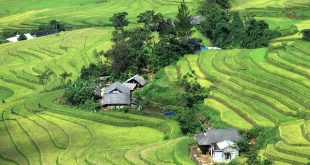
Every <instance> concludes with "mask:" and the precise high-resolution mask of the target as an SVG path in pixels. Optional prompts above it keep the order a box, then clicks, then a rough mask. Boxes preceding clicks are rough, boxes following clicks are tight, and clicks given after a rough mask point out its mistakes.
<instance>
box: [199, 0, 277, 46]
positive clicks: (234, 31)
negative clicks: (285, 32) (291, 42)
mask: <svg viewBox="0 0 310 165" xmlns="http://www.w3.org/2000/svg"><path fill="white" fill-rule="evenodd" d="M230 9H231V4H230V0H203V1H201V2H200V5H199V8H198V13H199V14H201V15H203V16H204V17H205V18H206V19H205V21H204V22H203V23H202V24H201V26H200V27H199V29H200V31H201V32H202V33H203V34H204V35H205V36H206V37H208V38H209V39H211V41H212V43H213V44H214V45H215V46H218V47H222V48H259V47H265V46H268V44H269V40H270V39H272V38H275V37H279V36H281V33H279V32H277V31H273V30H270V29H269V26H268V24H267V23H266V22H264V21H262V20H261V21H257V20H255V19H254V18H253V17H251V16H249V15H247V16H245V17H244V18H241V16H240V14H239V13H238V12H232V11H230Z"/></svg>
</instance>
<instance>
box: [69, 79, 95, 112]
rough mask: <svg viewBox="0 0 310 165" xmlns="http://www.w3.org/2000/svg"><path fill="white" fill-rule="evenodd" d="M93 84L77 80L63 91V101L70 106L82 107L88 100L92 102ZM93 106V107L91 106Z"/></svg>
mask: <svg viewBox="0 0 310 165" xmlns="http://www.w3.org/2000/svg"><path fill="white" fill-rule="evenodd" d="M94 86H95V85H94V82H92V81H85V80H80V79H79V80H77V81H76V82H75V83H73V84H70V85H68V86H67V87H66V89H65V91H64V95H63V96H64V99H65V101H67V103H69V104H70V105H83V104H85V103H86V102H87V103H89V101H88V100H94V92H93V90H94ZM92 106H93V105H92Z"/></svg>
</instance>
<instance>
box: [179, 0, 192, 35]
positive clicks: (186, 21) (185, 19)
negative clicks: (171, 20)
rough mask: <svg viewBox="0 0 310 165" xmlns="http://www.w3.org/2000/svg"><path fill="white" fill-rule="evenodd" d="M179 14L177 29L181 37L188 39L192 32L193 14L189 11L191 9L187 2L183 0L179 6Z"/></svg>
mask: <svg viewBox="0 0 310 165" xmlns="http://www.w3.org/2000/svg"><path fill="white" fill-rule="evenodd" d="M178 11H179V12H178V15H177V22H176V29H177V35H178V37H180V38H183V39H187V38H189V37H190V36H191V34H192V32H193V31H192V27H193V26H192V25H191V24H190V20H191V15H190V12H189V9H188V7H187V5H186V3H185V2H184V0H183V2H181V5H180V6H179V10H178Z"/></svg>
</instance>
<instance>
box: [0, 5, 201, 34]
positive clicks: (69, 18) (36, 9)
mask: <svg viewBox="0 0 310 165" xmlns="http://www.w3.org/2000/svg"><path fill="white" fill-rule="evenodd" d="M186 2H188V3H189V5H190V8H193V7H194V6H195V5H196V3H195V1H193V0H187V1H186ZM178 5H179V2H177V1H173V0H168V1H164V0H156V1H152V0H147V1H132V0H129V1H114V0H112V1H100V0H78V1H70V0H64V1H48V0H44V1H40V2H37V1H35V0H30V1H27V2H21V1H18V0H14V1H11V2H10V3H7V2H4V1H0V6H1V7H0V11H1V12H0V16H1V19H0V29H1V28H13V29H14V28H17V27H19V28H25V29H32V28H35V27H37V26H38V25H39V24H42V23H47V22H49V21H50V20H53V19H56V20H59V21H61V22H64V23H65V24H66V25H67V26H73V27H75V28H76V27H85V26H94V25H97V26H107V25H108V26H109V25H111V23H110V21H109V18H110V17H111V16H112V15H113V13H116V12H123V11H126V12H128V13H129V16H128V17H129V20H130V22H133V23H135V22H136V17H137V15H138V14H139V13H141V12H143V11H146V10H155V11H156V12H161V13H163V14H164V15H165V16H170V17H175V15H176V14H175V13H176V11H177V9H178V8H177V6H178ZM12 20H14V21H12Z"/></svg>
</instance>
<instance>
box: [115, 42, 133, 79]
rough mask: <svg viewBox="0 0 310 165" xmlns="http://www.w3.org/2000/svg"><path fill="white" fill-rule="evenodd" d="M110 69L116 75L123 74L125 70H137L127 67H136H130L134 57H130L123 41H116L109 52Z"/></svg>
mask: <svg viewBox="0 0 310 165" xmlns="http://www.w3.org/2000/svg"><path fill="white" fill-rule="evenodd" d="M109 53H110V58H111V63H112V69H113V71H114V72H115V73H116V74H121V73H124V72H125V71H126V70H135V71H136V70H137V69H136V68H129V66H132V67H137V66H133V65H131V62H132V61H133V59H134V57H132V56H131V54H130V51H129V49H128V46H127V43H126V42H125V41H118V42H116V43H115V45H113V46H112V49H111V50H109Z"/></svg>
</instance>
